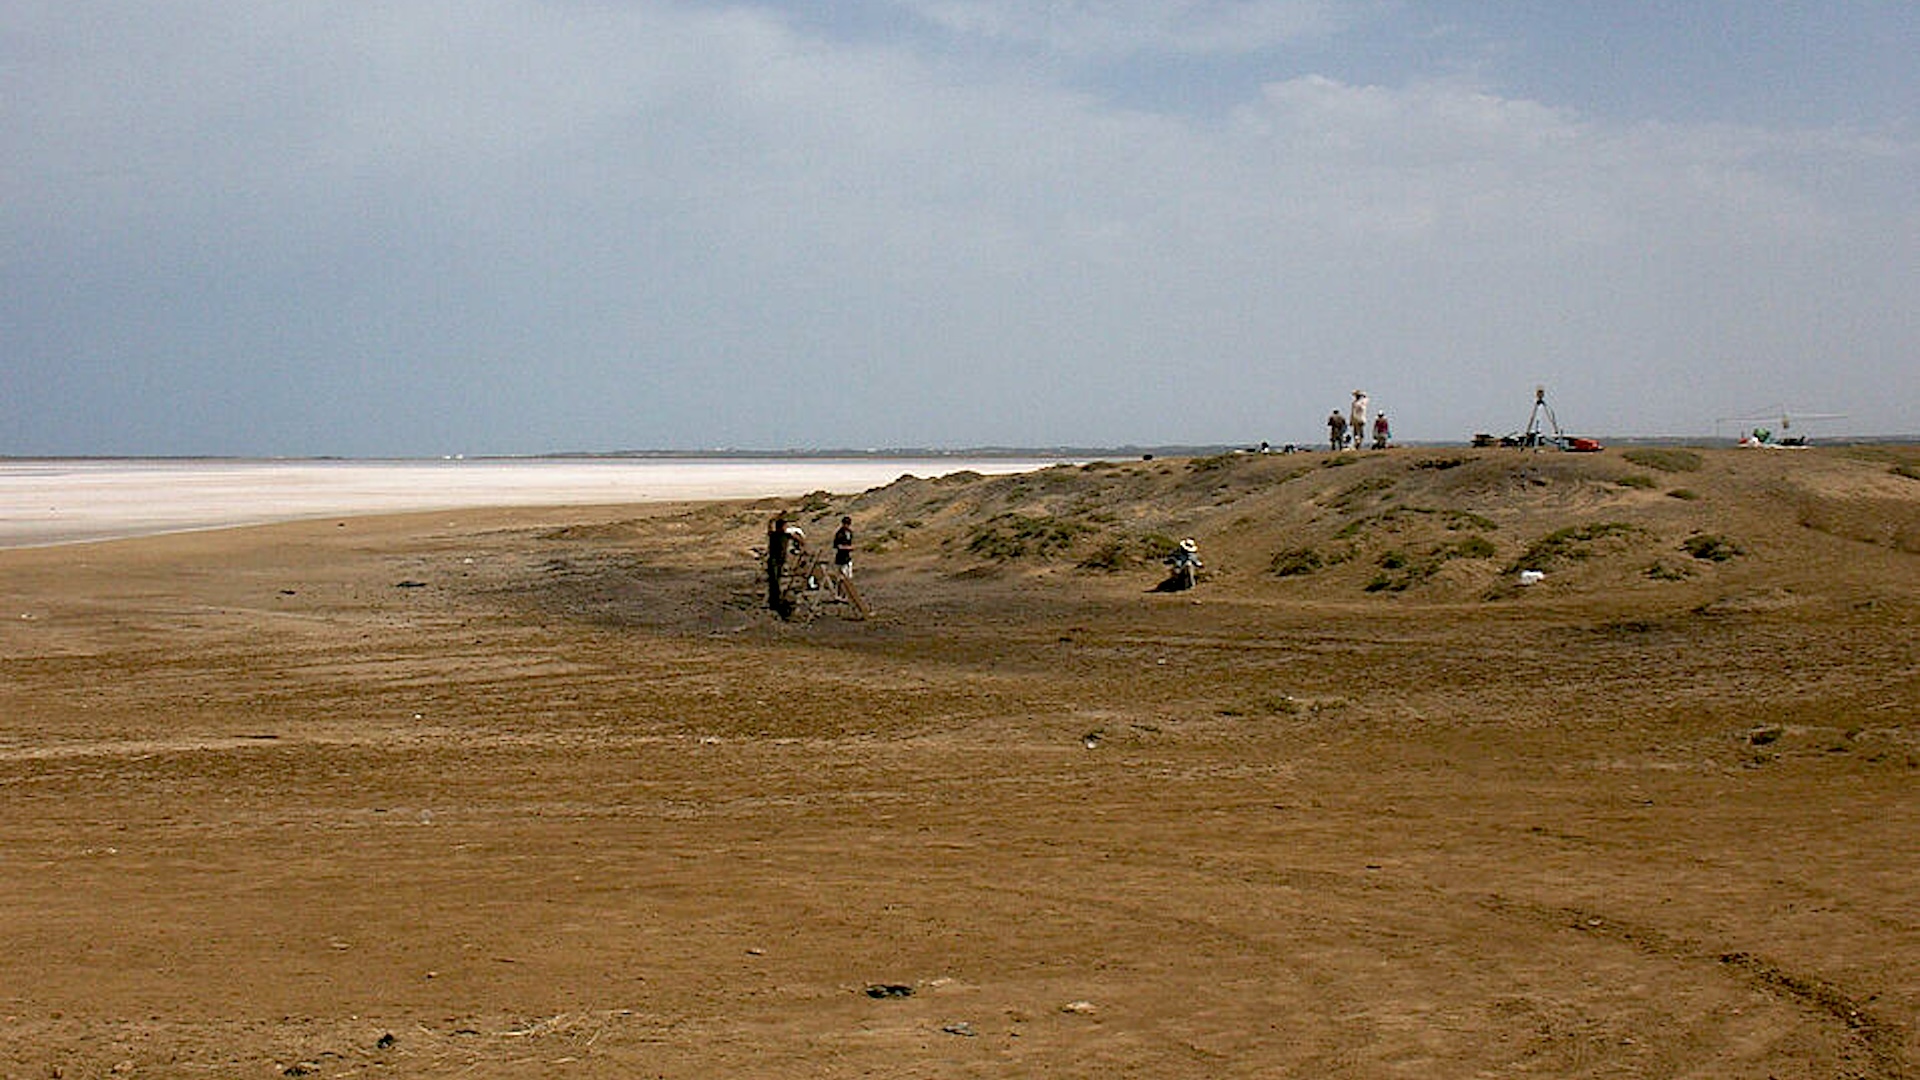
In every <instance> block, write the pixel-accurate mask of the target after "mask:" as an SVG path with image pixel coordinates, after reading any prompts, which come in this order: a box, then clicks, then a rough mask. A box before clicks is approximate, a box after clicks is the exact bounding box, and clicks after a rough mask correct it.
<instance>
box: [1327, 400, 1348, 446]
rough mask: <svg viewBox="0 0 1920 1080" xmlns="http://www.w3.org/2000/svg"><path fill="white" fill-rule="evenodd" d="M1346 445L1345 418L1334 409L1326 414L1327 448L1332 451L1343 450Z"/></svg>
mask: <svg viewBox="0 0 1920 1080" xmlns="http://www.w3.org/2000/svg"><path fill="white" fill-rule="evenodd" d="M1346 445H1347V418H1346V417H1344V416H1341V415H1340V410H1339V409H1335V410H1333V411H1332V412H1330V413H1328V414H1327V446H1328V447H1329V448H1330V449H1333V450H1340V449H1343V448H1344V447H1345V446H1346Z"/></svg>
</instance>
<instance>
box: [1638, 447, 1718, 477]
mask: <svg viewBox="0 0 1920 1080" xmlns="http://www.w3.org/2000/svg"><path fill="white" fill-rule="evenodd" d="M1620 456H1621V457H1623V458H1626V459H1627V460H1628V461H1631V462H1633V463H1634V464H1635V465H1643V466H1645V467H1646V468H1649V469H1658V470H1660V471H1661V472H1670V473H1673V472H1699V471H1700V466H1701V465H1702V464H1704V461H1703V460H1702V459H1701V457H1700V455H1699V454H1696V453H1694V452H1693V451H1692V450H1682V449H1680V448H1678V447H1672V446H1636V447H1633V448H1632V449H1630V450H1627V451H1625V452H1624V453H1622V454H1621V455H1620Z"/></svg>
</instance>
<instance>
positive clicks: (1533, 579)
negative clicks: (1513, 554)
mask: <svg viewBox="0 0 1920 1080" xmlns="http://www.w3.org/2000/svg"><path fill="white" fill-rule="evenodd" d="M1546 578H1547V575H1546V572H1545V571H1542V570H1522V571H1520V584H1522V585H1538V584H1540V583H1541V582H1542V581H1545V580H1546Z"/></svg>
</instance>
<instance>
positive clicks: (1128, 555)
mask: <svg viewBox="0 0 1920 1080" xmlns="http://www.w3.org/2000/svg"><path fill="white" fill-rule="evenodd" d="M1173 546H1174V542H1173V541H1172V540H1170V539H1168V538H1167V537H1165V536H1162V535H1160V534H1159V533H1152V534H1149V535H1146V536H1115V537H1109V538H1108V539H1106V540H1105V541H1103V542H1101V543H1100V544H1098V545H1096V546H1095V547H1094V549H1093V550H1092V551H1091V552H1089V553H1088V554H1087V556H1086V558H1084V559H1081V560H1080V563H1079V565H1080V568H1081V569H1083V570H1105V571H1108V572H1110V573H1111V572H1114V571H1119V570H1132V569H1134V568H1136V567H1140V566H1144V565H1146V564H1147V563H1149V562H1152V561H1154V560H1156V559H1159V558H1160V557H1161V556H1163V555H1165V554H1166V553H1167V552H1169V551H1171V550H1173Z"/></svg>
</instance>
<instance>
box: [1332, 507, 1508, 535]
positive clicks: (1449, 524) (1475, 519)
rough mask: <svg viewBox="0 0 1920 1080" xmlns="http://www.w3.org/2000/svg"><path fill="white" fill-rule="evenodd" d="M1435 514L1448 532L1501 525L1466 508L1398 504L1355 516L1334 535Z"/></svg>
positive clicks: (1386, 526) (1392, 525)
mask: <svg viewBox="0 0 1920 1080" xmlns="http://www.w3.org/2000/svg"><path fill="white" fill-rule="evenodd" d="M1435 516H1437V517H1439V518H1440V519H1441V522H1442V524H1444V525H1445V526H1446V529H1447V531H1448V532H1459V531H1461V530H1463V529H1474V530H1478V531H1480V532H1492V531H1494V530H1495V529H1497V528H1499V526H1497V525H1495V524H1494V523H1493V522H1492V521H1491V520H1489V519H1488V518H1484V517H1481V516H1480V515H1479V514H1475V513H1470V512H1468V511H1466V510H1435V509H1433V508H1432V507H1427V506H1396V507H1393V508H1391V509H1388V510H1382V511H1381V512H1379V513H1377V514H1369V515H1367V516H1366V517H1362V518H1355V519H1354V520H1352V521H1349V522H1347V523H1346V524H1345V525H1342V526H1341V527H1340V531H1339V532H1337V533H1334V536H1335V538H1337V539H1341V540H1348V539H1352V538H1353V537H1356V536H1359V535H1360V534H1362V533H1365V532H1367V531H1369V530H1371V529H1386V530H1392V529H1395V528H1397V527H1398V526H1399V523H1400V522H1401V521H1402V520H1403V519H1406V518H1416V519H1417V518H1418V517H1435Z"/></svg>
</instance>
